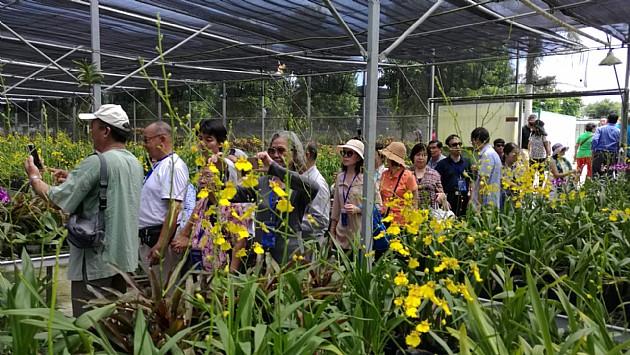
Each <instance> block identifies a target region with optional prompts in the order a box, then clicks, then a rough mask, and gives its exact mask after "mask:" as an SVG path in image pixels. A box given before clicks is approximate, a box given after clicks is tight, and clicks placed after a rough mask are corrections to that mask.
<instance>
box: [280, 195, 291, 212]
mask: <svg viewBox="0 0 630 355" xmlns="http://www.w3.org/2000/svg"><path fill="white" fill-rule="evenodd" d="M276 209H277V210H278V211H280V212H289V213H291V212H292V211H293V209H294V208H293V206H292V205H291V202H289V200H287V199H286V198H281V199H280V200H279V201H278V204H277V205H276Z"/></svg>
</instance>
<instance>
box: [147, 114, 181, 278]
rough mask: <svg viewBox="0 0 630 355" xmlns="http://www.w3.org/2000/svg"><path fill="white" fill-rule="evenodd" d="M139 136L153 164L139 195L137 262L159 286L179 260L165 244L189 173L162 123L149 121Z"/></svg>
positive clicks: (168, 127)
mask: <svg viewBox="0 0 630 355" xmlns="http://www.w3.org/2000/svg"><path fill="white" fill-rule="evenodd" d="M143 136H144V137H143V138H144V148H145V149H146V150H147V153H148V154H149V157H150V158H151V160H152V161H153V162H154V163H153V167H152V168H151V170H149V172H148V173H147V175H146V177H145V180H144V185H143V186H142V193H141V195H140V220H139V225H138V228H139V229H140V230H139V232H138V236H139V238H140V249H139V254H140V263H141V265H142V268H143V269H144V271H145V272H146V273H147V274H148V273H149V269H150V268H151V270H153V272H154V274H155V276H156V278H157V279H158V280H161V282H162V284H161V285H160V286H163V285H165V284H166V282H167V281H168V278H169V277H170V274H171V272H172V271H173V270H174V269H175V266H176V265H177V263H178V261H179V257H178V254H177V253H175V252H174V251H173V250H172V249H171V248H170V246H169V244H170V241H171V238H172V236H173V234H174V233H175V230H176V229H177V216H178V214H179V210H180V209H181V203H182V201H183V200H184V198H185V197H186V191H187V186H188V178H189V174H188V167H187V166H186V164H185V163H184V161H183V160H182V159H181V158H180V157H179V156H178V155H177V153H175V152H173V144H172V132H171V127H170V126H169V125H168V124H167V123H166V122H163V121H158V122H155V123H152V124H151V125H149V126H148V127H147V128H145V129H144V132H143ZM161 288H162V287H160V289H161Z"/></svg>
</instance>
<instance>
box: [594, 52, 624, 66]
mask: <svg viewBox="0 0 630 355" xmlns="http://www.w3.org/2000/svg"><path fill="white" fill-rule="evenodd" d="M617 64H621V59H619V58H617V57H615V55H614V54H613V51H612V49H611V50H609V51H608V54H607V55H606V58H604V59H602V61H601V62H599V65H602V66H611V65H617Z"/></svg>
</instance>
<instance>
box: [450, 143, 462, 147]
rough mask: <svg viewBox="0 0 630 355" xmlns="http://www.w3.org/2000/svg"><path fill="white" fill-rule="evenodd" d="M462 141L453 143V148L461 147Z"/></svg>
mask: <svg viewBox="0 0 630 355" xmlns="http://www.w3.org/2000/svg"><path fill="white" fill-rule="evenodd" d="M461 146H462V142H456V143H451V148H456V147H461Z"/></svg>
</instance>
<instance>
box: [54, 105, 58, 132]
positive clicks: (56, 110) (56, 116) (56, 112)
mask: <svg viewBox="0 0 630 355" xmlns="http://www.w3.org/2000/svg"><path fill="white" fill-rule="evenodd" d="M57 104H59V102H57ZM55 114H56V115H55V118H56V121H57V122H56V123H57V124H56V128H55V135H57V134H59V110H58V109H56V108H55Z"/></svg>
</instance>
